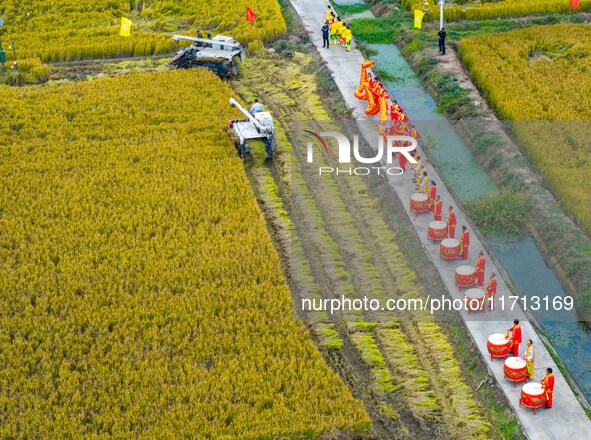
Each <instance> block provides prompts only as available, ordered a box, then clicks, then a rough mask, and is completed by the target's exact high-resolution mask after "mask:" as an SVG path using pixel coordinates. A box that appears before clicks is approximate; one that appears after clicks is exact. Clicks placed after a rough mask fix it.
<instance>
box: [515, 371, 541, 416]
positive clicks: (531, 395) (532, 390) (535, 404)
mask: <svg viewBox="0 0 591 440" xmlns="http://www.w3.org/2000/svg"><path fill="white" fill-rule="evenodd" d="M524 362H525V361H524ZM545 403H546V392H545V391H544V387H543V386H542V385H541V384H539V383H535V382H530V383H526V384H525V385H523V388H521V399H519V406H521V405H523V406H527V407H528V408H533V410H534V414H535V413H536V408H539V407H541V406H544V404H545Z"/></svg>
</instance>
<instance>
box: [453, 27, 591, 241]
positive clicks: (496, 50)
mask: <svg viewBox="0 0 591 440" xmlns="http://www.w3.org/2000/svg"><path fill="white" fill-rule="evenodd" d="M459 51H460V53H461V55H462V58H463V60H464V62H465V63H466V65H467V66H468V69H469V70H470V73H471V74H472V77H473V78H474V80H475V82H476V84H477V85H478V87H479V88H480V89H481V90H482V92H483V94H484V95H485V97H486V98H487V99H488V100H489V102H491V104H492V105H493V106H494V107H495V108H496V109H497V111H498V112H499V114H500V116H501V117H502V118H503V119H506V120H513V121H514V122H511V123H510V125H511V127H512V129H513V131H514V133H515V134H516V137H517V139H518V141H519V145H520V146H521V147H522V148H523V150H524V151H525V153H526V154H527V156H528V157H529V158H530V160H531V161H532V162H533V163H534V165H535V166H536V168H537V169H538V170H539V171H540V172H541V173H542V175H543V176H544V179H545V181H546V182H547V184H548V186H549V187H550V189H551V190H552V191H553V192H554V193H555V194H556V195H557V196H558V197H559V199H560V200H561V202H562V203H563V204H564V206H565V207H566V208H567V209H568V210H569V211H570V212H571V213H573V214H574V216H575V217H576V219H577V220H578V221H579V223H580V224H581V225H582V226H583V227H584V228H585V229H586V230H587V232H588V233H591V212H590V211H589V206H591V181H590V180H589V179H588V176H589V173H590V172H591V162H590V161H589V157H590V155H591V144H590V143H589V139H590V138H591V124H589V120H590V119H591V95H590V94H589V90H591V79H590V77H589V72H591V56H590V54H591V28H589V26H585V25H556V26H538V27H530V28H526V29H522V30H518V31H512V32H508V33H504V34H497V35H486V36H481V37H473V38H468V39H466V40H463V41H461V42H460V44H459Z"/></svg>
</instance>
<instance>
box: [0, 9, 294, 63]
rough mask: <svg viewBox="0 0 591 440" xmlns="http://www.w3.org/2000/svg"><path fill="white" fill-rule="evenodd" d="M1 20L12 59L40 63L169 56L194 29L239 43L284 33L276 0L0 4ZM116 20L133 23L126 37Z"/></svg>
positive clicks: (3, 37)
mask: <svg viewBox="0 0 591 440" xmlns="http://www.w3.org/2000/svg"><path fill="white" fill-rule="evenodd" d="M247 5H248V6H249V7H251V8H252V9H253V10H254V11H255V13H256V16H257V20H256V22H254V23H250V22H247V21H246V18H245V17H246V6H247ZM25 8H26V10H25ZM0 16H2V17H3V18H4V22H5V23H4V27H3V31H2V32H3V35H2V39H3V41H4V43H5V45H6V43H7V42H8V41H10V40H12V39H14V40H15V47H16V48H17V59H18V58H34V57H40V58H41V59H42V60H43V61H45V62H48V61H65V60H71V59H83V58H106V57H119V56H126V57H127V56H142V55H153V54H162V53H167V52H172V51H173V49H174V44H173V41H172V34H174V33H181V34H187V33H189V34H190V35H193V36H194V35H195V34H196V32H197V30H198V29H200V30H203V31H206V30H210V31H211V32H212V35H216V33H227V34H230V35H231V36H233V37H234V38H236V39H237V40H239V41H241V42H243V43H246V42H249V41H253V40H268V39H271V38H273V37H275V36H277V35H279V34H281V33H283V32H285V30H286V27H285V21H284V20H283V17H282V15H281V10H280V7H279V4H278V3H277V1H276V0H236V1H232V2H230V3H227V2H222V1H221V0H212V1H207V0H161V1H158V0H146V1H137V0H102V1H95V0H50V1H44V2H21V1H16V0H0ZM121 17H126V18H129V19H131V20H132V21H133V23H134V24H133V27H132V34H131V37H121V36H119V28H120V22H121ZM205 34H206V32H204V35H205ZM5 49H6V48H5ZM7 52H8V53H7V55H8V57H9V58H12V52H11V51H7Z"/></svg>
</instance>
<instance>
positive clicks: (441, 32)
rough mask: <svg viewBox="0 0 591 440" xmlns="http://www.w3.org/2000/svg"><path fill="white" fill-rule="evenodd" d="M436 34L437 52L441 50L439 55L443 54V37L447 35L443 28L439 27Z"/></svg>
mask: <svg viewBox="0 0 591 440" xmlns="http://www.w3.org/2000/svg"><path fill="white" fill-rule="evenodd" d="M437 35H439V52H441V55H445V37H447V32H445V28H441V30H440V31H439V33H438V34H437Z"/></svg>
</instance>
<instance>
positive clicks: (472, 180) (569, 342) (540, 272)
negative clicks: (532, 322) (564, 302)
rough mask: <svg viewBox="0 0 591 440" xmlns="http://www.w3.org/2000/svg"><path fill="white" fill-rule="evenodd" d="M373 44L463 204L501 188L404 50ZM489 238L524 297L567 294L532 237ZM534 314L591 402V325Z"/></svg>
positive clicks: (391, 85) (568, 315)
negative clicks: (466, 141) (438, 103)
mask: <svg viewBox="0 0 591 440" xmlns="http://www.w3.org/2000/svg"><path fill="white" fill-rule="evenodd" d="M369 47H370V48H371V49H374V50H376V51H378V54H377V55H374V56H372V57H371V58H372V59H373V60H375V61H376V68H379V70H381V71H385V72H387V73H388V77H390V78H392V79H391V80H390V81H388V80H386V81H383V82H384V83H385V84H386V86H387V88H388V90H389V91H390V93H391V95H392V96H393V97H395V98H396V99H397V100H398V103H399V104H400V105H402V106H403V107H404V109H405V110H406V112H407V114H408V116H409V118H410V119H411V121H413V123H414V124H415V125H416V127H417V129H418V130H419V132H420V133H421V134H422V136H423V140H422V142H421V144H422V145H423V148H427V149H428V151H429V154H430V156H431V157H432V159H433V160H434V161H435V162H436V164H437V168H438V170H439V175H440V176H441V178H442V179H444V180H445V184H446V186H447V187H448V188H449V189H450V190H451V191H452V192H453V193H454V194H455V196H456V197H457V198H458V199H459V200H460V201H461V202H462V203H466V202H469V201H471V200H473V199H475V198H477V197H479V196H481V195H483V194H485V193H487V192H491V191H496V187H495V184H494V183H493V182H492V180H491V179H490V177H489V176H488V174H486V172H485V171H484V170H483V168H482V167H481V166H480V164H479V163H478V162H476V160H475V159H474V156H473V155H472V152H471V151H470V150H469V149H468V147H466V145H465V144H464V143H463V141H462V140H461V139H460V137H459V136H458V135H457V133H456V132H455V130H454V127H453V126H452V125H451V123H450V122H449V121H448V120H447V119H446V118H445V117H444V116H443V115H442V114H441V112H440V111H439V110H438V108H437V104H436V103H435V101H434V100H433V98H432V97H431V95H429V93H428V92H427V91H426V90H425V88H424V87H423V84H422V83H421V81H420V80H419V79H418V78H417V77H416V75H415V73H414V72H413V70H412V69H411V67H410V66H409V65H408V63H407V62H406V60H405V59H404V57H403V56H402V55H401V54H400V51H399V50H398V48H397V47H396V46H395V45H394V44H372V45H369ZM485 237H486V241H487V242H488V243H489V245H490V246H491V247H492V249H493V250H494V252H495V255H496V256H497V258H498V259H499V260H500V262H501V264H502V265H503V268H504V270H505V271H506V272H507V273H508V274H509V276H510V277H511V281H512V283H513V285H514V287H515V288H516V289H517V290H518V291H519V293H520V295H522V296H525V297H527V298H532V297H533V296H538V297H543V296H546V295H548V296H549V298H550V300H551V298H553V297H561V298H563V297H564V296H566V293H565V291H564V289H563V288H562V286H561V285H560V282H559V281H558V278H557V277H556V274H555V273H554V272H553V270H552V269H551V268H550V267H548V266H547V265H546V263H545V261H544V258H543V256H542V253H541V251H540V249H539V248H538V247H537V245H536V244H535V242H534V241H533V240H532V238H531V237H529V236H528V235H526V236H524V237H521V238H520V239H518V240H509V239H507V238H503V237H499V236H495V235H492V234H487V235H486V236H485ZM532 313H533V314H534V316H535V317H536V319H537V320H538V322H539V324H540V326H541V327H542V330H543V331H544V333H545V334H546V336H547V337H548V339H549V340H550V342H551V343H552V346H553V347H554V349H555V350H556V352H557V353H558V354H559V356H560V357H561V358H562V360H563V362H564V364H565V365H566V366H567V368H568V369H569V371H570V373H571V375H572V376H573V377H574V378H575V380H576V381H577V384H578V385H579V387H580V388H581V389H582V390H583V392H584V393H585V395H586V396H587V399H589V400H591V368H589V365H591V331H590V330H589V328H588V326H587V325H586V324H585V323H581V322H578V321H577V318H576V315H575V313H574V312H572V311H571V312H566V311H562V312H558V313H556V312H554V313H552V314H549V313H547V312H542V311H532Z"/></svg>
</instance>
